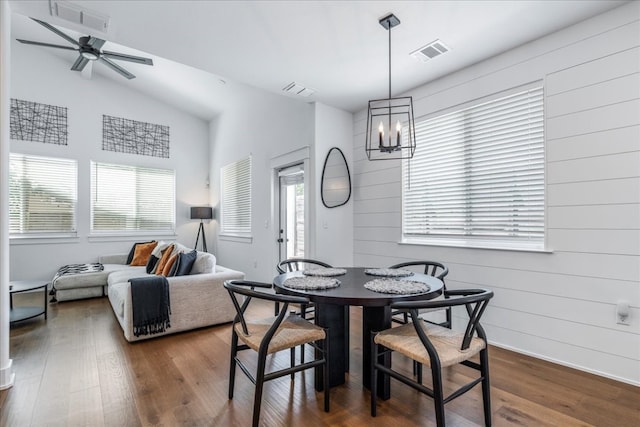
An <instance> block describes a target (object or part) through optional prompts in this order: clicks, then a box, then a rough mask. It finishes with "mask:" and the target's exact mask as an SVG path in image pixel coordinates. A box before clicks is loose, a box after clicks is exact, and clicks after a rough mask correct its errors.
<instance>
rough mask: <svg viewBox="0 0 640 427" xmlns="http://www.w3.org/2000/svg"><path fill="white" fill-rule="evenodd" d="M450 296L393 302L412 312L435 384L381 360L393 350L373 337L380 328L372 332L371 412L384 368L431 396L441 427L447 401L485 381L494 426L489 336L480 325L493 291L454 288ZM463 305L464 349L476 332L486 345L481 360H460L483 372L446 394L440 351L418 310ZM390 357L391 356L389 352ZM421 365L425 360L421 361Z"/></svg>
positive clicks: (485, 399) (485, 404)
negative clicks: (439, 298) (425, 328)
mask: <svg viewBox="0 0 640 427" xmlns="http://www.w3.org/2000/svg"><path fill="white" fill-rule="evenodd" d="M449 295H450V297H451V298H449V299H448V300H437V301H407V302H398V303H394V304H391V308H392V309H397V310H400V311H401V312H406V313H408V314H409V315H410V316H411V320H412V322H413V325H414V327H415V330H416V333H417V334H418V337H419V339H420V341H421V342H422V344H423V345H424V346H425V348H426V350H427V353H428V354H429V358H430V364H431V377H432V385H433V388H428V387H426V386H424V385H423V384H422V383H421V381H415V380H413V378H410V377H408V376H406V375H404V374H402V373H400V372H398V371H394V370H393V369H392V368H391V367H386V366H384V364H381V363H380V362H379V358H380V357H381V356H385V355H387V354H389V355H390V354H391V353H392V350H390V349H388V348H386V347H384V346H382V345H378V344H376V343H375V341H374V339H375V336H376V335H377V334H378V332H372V333H371V349H372V350H373V352H372V356H371V416H374V417H375V416H376V406H377V379H378V372H382V374H383V375H389V376H390V377H392V378H395V379H396V380H398V381H400V382H402V383H404V384H406V385H408V386H410V387H412V388H414V389H415V390H418V391H419V392H421V393H424V394H426V395H427V396H430V397H431V398H433V400H434V406H435V414H436V424H437V426H438V427H444V426H445V417H444V415H445V412H444V405H445V404H446V403H448V402H450V401H452V400H453V399H455V398H457V397H459V396H461V395H463V394H464V393H466V392H467V391H469V390H471V389H472V388H473V387H474V386H475V385H477V384H478V383H482V399H483V410H484V421H485V425H486V426H491V394H490V381H489V353H488V343H487V336H486V333H485V331H484V329H483V328H482V326H481V325H480V318H481V317H482V314H483V313H484V311H485V309H486V307H487V305H488V303H489V300H490V299H491V298H492V297H493V292H492V291H489V290H486V289H464V290H451V291H449ZM459 305H464V306H465V308H466V310H467V314H468V315H469V321H468V323H467V327H466V330H465V332H464V339H463V341H462V345H461V348H460V349H461V350H465V349H467V348H469V344H470V342H471V339H472V338H473V336H474V334H477V335H478V337H480V338H482V339H483V340H484V341H485V343H487V345H486V347H485V348H484V349H483V350H481V351H480V354H479V359H480V363H476V362H474V361H471V360H465V361H462V362H460V364H462V365H464V366H468V367H470V368H472V369H475V370H477V371H479V372H480V375H479V377H477V378H475V379H474V380H472V381H470V382H468V383H467V384H465V385H463V386H462V387H460V388H459V389H457V390H456V391H454V392H453V393H451V394H450V395H449V396H446V397H445V396H444V393H443V382H442V365H441V362H440V358H439V356H438V353H437V351H436V349H435V347H434V345H433V344H432V343H431V341H430V340H429V337H428V336H427V334H426V333H425V332H424V330H423V329H422V327H420V326H419V321H420V320H421V319H420V318H419V317H418V316H419V313H418V311H419V310H420V309H424V308H438V307H454V306H459ZM389 357H390V356H389ZM420 366H422V364H420Z"/></svg>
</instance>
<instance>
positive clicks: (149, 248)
mask: <svg viewBox="0 0 640 427" xmlns="http://www.w3.org/2000/svg"><path fill="white" fill-rule="evenodd" d="M157 244H158V242H151V243H138V244H137V245H136V249H135V251H134V253H133V259H132V260H131V262H130V263H129V265H147V260H148V259H149V256H150V255H151V252H153V249H154V248H155V247H156V245H157Z"/></svg>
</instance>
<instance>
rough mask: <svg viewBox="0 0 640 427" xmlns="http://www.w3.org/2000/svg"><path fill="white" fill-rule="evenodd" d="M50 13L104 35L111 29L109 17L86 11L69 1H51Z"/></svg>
mask: <svg viewBox="0 0 640 427" xmlns="http://www.w3.org/2000/svg"><path fill="white" fill-rule="evenodd" d="M49 12H50V13H51V16H55V17H58V18H60V19H64V20H65V21H69V22H73V23H74V24H78V25H82V26H84V27H87V28H91V29H93V30H96V31H101V32H103V33H106V32H107V30H108V28H109V17H108V16H107V15H104V14H102V13H98V12H95V11H93V10H88V9H85V8H83V7H80V6H78V5H77V4H74V3H71V2H68V1H62V0H49Z"/></svg>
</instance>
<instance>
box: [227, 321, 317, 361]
mask: <svg viewBox="0 0 640 427" xmlns="http://www.w3.org/2000/svg"><path fill="white" fill-rule="evenodd" d="M275 319H276V318H275V317H271V318H267V319H260V320H252V321H251V322H247V329H248V331H249V335H245V334H244V332H243V331H242V325H241V324H240V323H236V324H235V326H234V327H235V331H236V333H237V334H238V338H239V339H240V340H241V341H242V342H244V343H245V344H246V345H248V346H249V347H250V348H251V349H253V350H255V351H258V349H259V348H260V342H262V339H263V338H264V336H265V334H266V333H267V331H268V330H269V327H270V326H271V324H273V322H274V321H275ZM324 337H325V332H324V329H322V328H321V327H319V326H316V325H314V324H313V323H310V322H309V321H308V320H305V319H302V318H301V317H300V316H297V315H293V316H289V317H287V318H286V319H285V320H283V321H282V324H281V325H280V327H279V328H278V330H277V331H276V333H275V334H274V336H273V338H272V339H271V342H270V343H269V349H268V351H267V353H269V354H270V353H275V352H278V351H281V350H286V349H288V348H291V347H296V346H299V345H302V344H307V343H310V342H314V341H318V340H322V339H324Z"/></svg>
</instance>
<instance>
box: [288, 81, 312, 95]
mask: <svg viewBox="0 0 640 427" xmlns="http://www.w3.org/2000/svg"><path fill="white" fill-rule="evenodd" d="M282 90H283V92H286V93H288V94H291V95H297V96H301V97H303V98H307V97H309V96H311V95H313V94H314V93H315V92H316V91H315V90H313V89H309V88H308V87H304V86H302V85H301V84H300V83H296V82H292V83H289V84H288V85H286V86H285V87H283V88H282Z"/></svg>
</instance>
